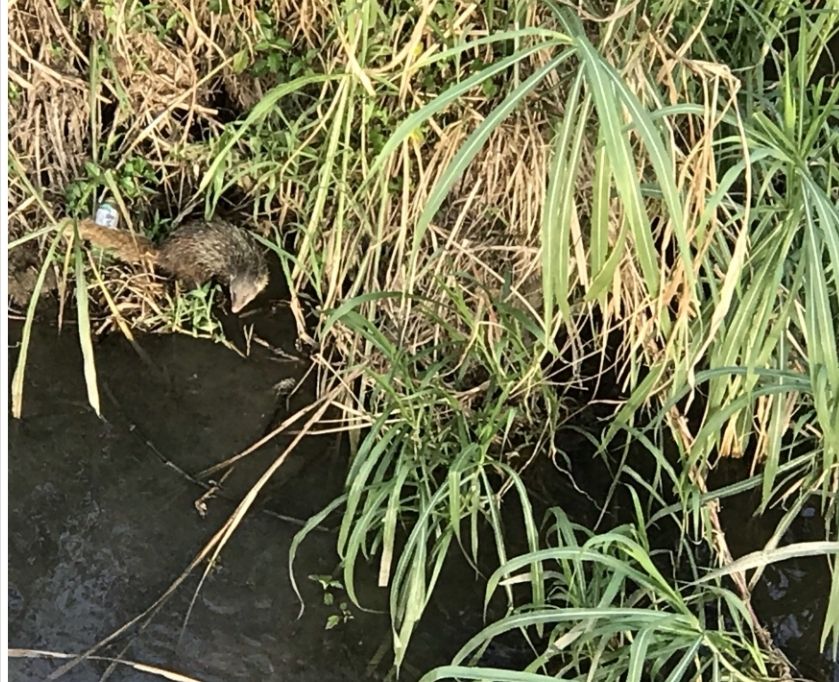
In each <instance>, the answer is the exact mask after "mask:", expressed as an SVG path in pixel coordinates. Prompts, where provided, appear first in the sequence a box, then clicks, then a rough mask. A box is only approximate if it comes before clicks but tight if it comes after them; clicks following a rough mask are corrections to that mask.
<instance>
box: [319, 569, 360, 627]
mask: <svg viewBox="0 0 839 682" xmlns="http://www.w3.org/2000/svg"><path fill="white" fill-rule="evenodd" d="M309 580H311V581H313V582H317V583H318V584H319V585H320V586H321V589H322V590H323V604H324V606H336V608H337V613H331V614H330V615H329V616H327V618H326V624H325V626H324V629H326V630H332V629H333V628H335V627H337V626H338V625H342V624H345V623H348V622H349V621H351V620H353V614H352V611H350V607H349V604H348V603H347V602H346V601H344V600H342V601H339V602H338V603H337V605H336V603H335V602H336V598H335V594H336V592H339V591H340V592H343V590H344V586H343V584H342V583H341V581H340V580H337V579H336V578H333V577H332V576H330V575H310V576H309Z"/></svg>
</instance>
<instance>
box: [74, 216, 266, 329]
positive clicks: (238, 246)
mask: <svg viewBox="0 0 839 682" xmlns="http://www.w3.org/2000/svg"><path fill="white" fill-rule="evenodd" d="M79 234H80V235H81V237H82V238H83V239H87V240H89V241H90V243H91V244H93V245H95V246H98V247H100V248H102V249H105V250H107V251H110V252H112V253H113V255H114V256H115V257H116V258H118V259H120V260H122V261H125V262H131V263H136V262H140V261H143V260H147V261H151V262H152V263H153V264H155V265H157V266H158V267H160V269H161V270H164V271H166V272H168V273H169V274H171V275H174V276H175V277H177V278H178V279H180V280H183V281H184V282H186V283H187V284H191V285H200V284H203V283H205V282H208V281H209V280H211V279H217V280H218V281H220V282H221V283H222V284H224V285H226V286H227V287H228V289H229V291H230V307H231V309H232V311H233V312H234V313H238V312H239V311H240V310H241V309H242V308H244V307H245V306H246V305H248V303H250V302H251V301H252V300H253V299H254V298H256V296H257V295H258V294H259V293H260V292H261V291H262V290H263V289H264V288H265V286H266V285H267V284H268V266H267V264H266V262H265V256H264V253H263V251H262V249H261V247H260V246H259V245H258V244H257V242H256V240H255V239H254V238H253V237H252V236H251V235H250V234H249V233H248V232H247V231H246V230H244V229H243V228H240V227H237V226H235V225H232V224H231V223H228V222H225V221H222V220H212V221H208V222H204V221H191V222H187V223H184V224H183V225H181V226H179V227H178V228H176V229H175V230H174V231H173V232H172V233H171V234H170V235H168V236H167V237H166V238H165V239H164V240H163V241H162V242H161V243H160V244H159V245H155V244H154V243H153V242H152V241H151V240H150V239H148V238H147V237H142V236H138V235H135V234H133V233H130V232H126V231H124V230H116V229H112V228H108V227H102V226H101V225H97V224H96V223H94V222H93V221H90V220H85V221H82V222H81V223H80V224H79Z"/></svg>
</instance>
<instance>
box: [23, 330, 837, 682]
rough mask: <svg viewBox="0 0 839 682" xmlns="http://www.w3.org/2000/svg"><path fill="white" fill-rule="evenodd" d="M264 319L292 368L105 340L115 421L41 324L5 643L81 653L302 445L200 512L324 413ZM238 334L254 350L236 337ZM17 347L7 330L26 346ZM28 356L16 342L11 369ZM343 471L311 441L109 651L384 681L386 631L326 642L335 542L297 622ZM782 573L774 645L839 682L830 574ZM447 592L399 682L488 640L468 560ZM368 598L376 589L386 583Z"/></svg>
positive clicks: (186, 342)
mask: <svg viewBox="0 0 839 682" xmlns="http://www.w3.org/2000/svg"><path fill="white" fill-rule="evenodd" d="M255 323H256V333H257V336H259V337H260V338H262V339H264V340H265V341H266V342H267V343H268V345H269V346H271V347H273V348H275V349H279V350H281V351H282V353H276V352H271V351H268V350H265V349H264V348H262V347H260V346H254V351H253V353H252V356H251V357H250V358H249V359H248V360H245V359H242V358H239V357H238V356H236V355H235V354H233V353H232V352H230V351H229V350H226V349H224V348H223V347H221V346H217V345H214V344H212V343H209V342H204V341H197V340H193V339H188V338H185V337H182V336H172V337H162V336H157V337H145V338H142V339H140V341H139V343H140V346H141V348H142V349H143V351H144V353H145V354H146V356H147V357H146V358H145V359H144V358H141V357H140V356H139V355H137V354H136V353H135V351H134V350H133V349H132V348H131V347H130V346H129V345H128V344H127V343H126V342H125V341H124V340H122V339H120V338H118V337H116V336H113V337H108V338H106V339H104V340H103V341H102V342H101V343H99V344H98V346H97V349H96V358H97V367H98V371H99V376H100V392H101V400H102V418H101V419H99V418H97V417H96V416H95V415H94V414H93V413H92V411H91V410H90V408H89V407H88V405H87V401H86V398H85V388H84V383H83V380H82V372H81V354H80V352H79V350H78V342H77V338H76V334H75V330H74V329H72V328H66V329H65V330H64V332H63V333H61V334H60V335H59V334H57V333H56V330H55V329H54V328H53V327H51V326H49V325H48V324H39V325H36V327H35V329H34V332H33V339H32V344H31V350H30V360H29V365H28V372H27V381H26V389H25V402H24V418H23V419H22V420H20V421H13V422H12V423H11V425H10V434H9V436H10V462H9V464H10V469H9V477H10V478H9V487H10V502H9V527H10V538H9V554H10V558H9V580H10V586H9V597H10V610H9V636H10V641H9V645H10V646H11V647H13V648H20V649H30V650H47V651H53V652H60V653H78V652H81V651H84V650H86V649H87V648H88V647H90V646H91V645H93V644H95V643H96V642H98V641H100V640H101V639H103V638H104V637H107V636H108V635H110V634H111V633H112V632H114V631H115V630H116V629H117V628H119V627H120V626H122V625H123V624H124V623H126V622H128V621H129V620H131V619H132V618H134V617H135V616H137V615H138V614H140V613H141V612H142V611H143V610H144V609H146V608H147V607H148V606H150V605H151V604H152V603H153V602H154V601H155V600H156V599H157V597H158V596H159V595H160V594H161V593H162V592H163V591H165V590H166V588H167V587H168V586H169V585H170V584H171V583H172V581H173V580H174V579H175V578H177V576H178V575H180V574H181V572H182V571H183V569H184V568H185V567H186V566H187V565H188V563H189V562H190V560H191V559H192V558H193V557H194V556H195V554H196V553H197V552H198V551H199V550H200V549H201V547H202V546H203V545H204V544H205V543H206V542H207V541H208V540H209V538H210V537H212V535H213V534H214V533H215V532H216V531H217V529H218V528H219V527H220V526H221V524H222V523H223V522H224V520H225V519H226V518H227V517H228V515H229V514H230V513H231V511H232V510H233V508H234V506H235V502H236V501H238V500H239V499H240V498H241V495H242V494H243V492H244V491H245V490H246V489H247V488H249V487H250V485H251V483H252V482H253V481H254V480H255V479H256V478H257V477H258V476H259V475H260V474H261V473H262V471H264V469H265V467H266V466H267V465H268V464H269V463H270V462H271V461H273V459H274V458H275V457H276V456H277V454H278V453H279V452H280V451H281V450H282V449H284V446H285V445H286V444H287V443H288V440H289V438H290V437H288V436H286V437H283V438H279V439H277V440H276V441H273V442H271V443H270V444H268V445H266V446H265V447H263V448H262V449H261V450H258V451H257V452H256V453H254V455H252V456H250V457H248V458H247V459H245V460H243V461H242V462H240V463H239V464H238V465H237V466H236V467H235V469H234V471H233V473H232V474H231V475H230V476H229V477H228V478H226V479H225V481H224V485H223V488H222V491H221V492H220V493H218V494H217V495H216V496H215V497H213V498H211V499H209V500H205V501H204V502H205V504H206V510H205V512H204V513H203V514H202V513H199V510H198V508H197V507H198V506H202V505H200V504H199V505H196V502H197V501H199V500H200V498H201V497H202V495H203V494H204V492H205V489H204V488H203V487H202V486H201V485H200V484H199V482H197V481H196V480H195V479H194V478H193V477H192V474H194V473H196V472H198V471H201V470H203V469H205V468H207V467H208V466H210V465H212V464H215V463H217V462H220V461H222V460H224V459H225V458H227V457H229V456H230V455H232V454H235V453H236V452H239V451H240V450H242V449H243V448H245V447H246V446H248V445H249V444H250V443H252V442H253V441H254V440H255V439H256V438H258V437H259V436H261V435H262V434H264V433H266V432H267V431H269V430H270V429H271V428H272V426H273V425H275V424H277V423H279V422H280V421H281V420H282V419H283V418H284V417H285V416H287V415H288V414H289V413H291V412H293V411H295V410H296V409H298V408H299V407H301V406H302V405H305V404H307V403H308V402H310V401H311V400H312V399H313V390H312V386H311V382H310V381H309V382H308V383H305V382H304V383H303V385H302V387H301V389H300V390H299V391H298V392H296V393H295V394H294V395H293V396H292V397H291V398H289V399H288V400H287V399H286V398H278V397H277V395H276V393H275V391H274V387H275V385H276V384H277V383H278V382H281V381H283V380H286V379H293V380H298V379H300V378H301V377H303V376H304V375H305V374H306V371H307V369H308V367H307V364H306V362H305V361H295V360H293V359H289V356H292V357H293V356H294V355H295V353H296V351H295V350H294V344H293V340H294V336H293V331H292V330H293V325H292V324H291V320H290V319H288V318H287V317H284V316H283V315H277V314H274V315H272V316H270V322H269V321H267V320H266V319H261V320H256V322H255ZM229 331H230V332H231V336H232V337H236V338H240V339H241V333H240V332H241V330H237V329H232V330H229ZM19 333H20V328H19V326H17V325H14V324H13V325H12V326H11V329H10V336H11V339H12V341H15V340H16V339H17V337H18V335H19ZM16 359H17V349H16V347H15V346H14V345H13V347H12V349H11V351H10V360H11V363H12V366H14V363H15V362H16ZM345 470H346V461H345V454H344V452H343V450H342V448H341V447H340V445H339V443H338V441H337V440H336V439H335V437H334V436H318V437H312V438H308V439H306V440H304V441H303V442H302V443H301V444H300V445H299V446H298V447H297V448H296V449H295V451H294V453H293V454H292V455H291V457H290V458H289V460H288V461H287V462H286V463H285V464H284V465H283V466H282V467H281V469H280V470H279V472H278V474H277V475H276V476H275V478H274V479H273V480H272V481H271V482H270V484H269V486H268V488H267V489H266V491H265V494H264V495H263V496H262V497H261V498H260V501H259V503H258V505H257V507H258V509H256V510H254V511H253V512H252V513H251V514H250V515H249V516H248V517H247V518H246V520H245V521H244V523H243V524H242V526H241V527H240V528H239V530H238V531H237V532H236V533H235V534H234V536H233V538H232V539H231V541H230V543H229V544H228V546H227V548H226V549H225V551H224V553H223V554H222V557H221V561H220V564H219V565H218V566H217V567H216V568H214V569H213V571H212V573H211V574H210V575H209V577H208V578H207V580H206V581H205V582H204V584H203V585H202V586H201V589H200V590H197V587H198V576H197V575H195V576H193V577H191V578H190V579H188V580H187V581H186V583H185V584H184V586H182V587H181V588H180V589H179V590H178V591H177V592H175V594H174V595H173V597H172V598H171V599H170V600H169V601H167V602H166V604H165V605H164V606H163V608H161V610H160V611H159V612H157V613H156V614H155V615H154V617H153V618H152V619H151V620H149V621H148V622H143V623H142V624H141V625H140V626H137V627H134V628H132V629H131V630H130V631H128V632H127V633H126V634H124V635H123V636H121V637H120V638H119V639H118V640H117V641H116V642H115V643H114V645H112V646H109V647H108V648H106V649H103V650H102V651H101V652H100V653H101V654H103V655H108V656H119V657H120V658H122V659H127V660H131V661H138V662H142V663H145V664H149V665H155V666H159V667H160V668H163V669H167V670H172V671H175V672H179V673H181V674H184V675H189V676H191V677H193V678H195V679H199V680H205V681H208V682H209V681H216V680H218V681H227V680H302V681H306V680H313V681H314V680H323V681H327V682H328V681H331V680H358V679H383V678H384V677H385V675H386V673H387V670H388V664H389V661H390V656H389V650H388V647H389V646H390V631H389V623H388V620H387V618H386V617H384V616H383V615H381V614H380V613H379V614H377V613H365V612H361V611H359V610H357V609H354V608H352V609H351V612H352V615H353V618H352V620H349V621H348V622H346V623H342V624H340V625H338V626H337V627H336V628H334V629H331V630H326V629H325V624H326V622H327V619H329V618H330V616H334V615H337V614H338V613H339V609H338V608H337V606H336V604H338V603H340V602H341V600H342V598H343V596H344V595H343V594H342V593H341V592H340V591H337V592H336V593H335V595H334V596H335V604H333V605H330V606H327V605H325V604H324V603H323V601H324V600H323V592H322V589H321V588H320V587H319V586H318V584H317V583H316V582H314V581H312V580H309V579H307V576H309V575H320V574H329V573H330V572H332V570H333V569H334V567H335V566H336V564H337V558H336V556H335V554H334V544H335V538H334V536H333V535H332V534H331V533H330V532H329V530H328V529H325V530H324V531H322V532H315V533H313V534H312V535H310V537H309V539H308V540H307V541H306V542H305V543H304V545H303V547H302V549H301V553H300V557H299V559H298V562H297V564H296V576H297V578H298V581H299V582H300V584H301V586H302V588H303V591H304V598H305V600H306V605H307V608H306V611H305V612H304V614H303V616H302V617H301V618H299V619H298V611H299V603H298V601H297V599H296V597H295V596H294V593H293V591H292V589H291V586H290V582H289V575H288V551H289V547H290V543H291V539H292V537H293V535H294V533H295V532H296V531H297V530H298V528H299V525H297V523H296V521H295V519H303V518H306V517H307V516H308V515H309V514H311V513H312V512H314V511H317V510H319V509H320V508H321V507H322V505H323V504H325V503H326V502H328V501H329V500H331V499H332V498H333V497H334V496H335V495H336V494H338V493H339V492H340V489H341V482H342V479H343V475H344V472H345ZM551 497H553V499H568V498H567V496H565V494H564V493H563V496H562V497H560V498H557V497H556V496H554V495H553V494H552V495H551ZM743 504H744V505H745V506H744V507H743V508H742V509H739V510H738V508H737V507H736V506H735V505H734V504H733V503H730V504H729V505H728V510H729V513H730V514H731V516H730V517H729V518H728V519H727V522H728V523H738V522H739V523H745V522H746V520H747V519H748V517H749V515H750V514H751V511H750V509H751V507H750V506H749V505H748V501H744V503H743ZM569 511H570V510H569ZM751 523H752V524H753V523H754V522H751ZM766 527H767V528H769V527H770V525H769V524H767V526H766ZM799 527H800V529H801V530H799V531H798V532H801V533H805V534H806V527H804V526H801V525H800V526H799ZM755 536H756V534H755ZM742 549H743V551H748V548H745V547H744V548H742ZM768 574H769V576H770V578H771V579H772V580H775V581H776V582H777V585H780V586H781V588H780V589H774V590H770V589H767V590H765V591H764V592H761V593H760V594H759V595H758V597H759V599H760V600H761V604H759V607H760V608H761V609H762V614H763V615H764V616H765V618H766V620H767V622H768V623H770V624H771V625H773V627H774V630H775V633H776V637H777V638H778V640H779V642H781V643H782V644H784V645H785V646H786V651H787V653H788V654H790V656H791V658H793V659H794V661H795V662H796V664H798V665H800V666H801V668H802V672H804V673H805V675H807V676H808V677H809V678H810V679H813V680H818V681H819V682H823V681H836V682H839V667H837V666H835V665H833V664H831V663H830V662H829V661H828V660H827V659H826V658H825V657H823V656H821V655H819V654H818V645H817V639H818V628H819V627H820V622H821V621H820V617H821V614H823V609H824V604H825V602H826V596H825V595H826V590H827V587H828V583H827V582H826V581H827V575H826V573H825V572H824V570H823V567H820V566H818V565H815V563H813V562H811V563H810V564H801V565H795V566H778V567H777V568H775V569H773V570H772V571H770V572H768ZM445 578H446V579H445V580H444V581H442V582H441V585H440V586H439V587H438V589H437V591H436V592H435V596H434V603H433V605H432V607H431V609H430V612H429V614H428V617H427V618H426V620H425V622H424V624H423V626H422V627H421V628H420V630H419V631H418V632H417V633H416V635H415V636H414V639H413V641H412V644H411V649H410V654H409V662H408V665H407V666H406V667H405V669H404V670H403V675H402V677H401V679H406V680H412V679H417V677H418V676H419V675H420V674H421V673H422V672H424V671H427V670H429V669H430V668H431V667H433V666H434V665H439V664H442V663H445V662H447V661H448V660H449V659H450V657H451V655H452V654H453V653H454V652H455V651H456V650H457V649H458V648H459V647H460V645H462V644H463V643H464V642H465V641H466V640H467V639H468V638H469V637H470V636H471V635H472V634H474V633H475V632H476V631H477V630H478V629H480V627H481V623H482V621H481V615H480V613H481V606H482V598H483V592H482V587H483V586H482V584H481V582H480V581H476V579H475V576H474V574H473V573H472V572H471V571H470V570H469V569H468V568H467V567H465V565H463V564H462V563H458V562H457V561H454V562H453V563H452V564H451V565H450V568H449V570H448V572H447V573H446V576H445ZM359 584H360V585H374V584H375V576H374V574H372V573H371V575H370V576H363V577H362V578H360V580H359ZM196 591H197V597H196V598H195V601H194V604H192V606H191V608H190V603H191V600H192V599H193V596H194V595H195V594H196ZM362 601H363V602H364V603H365V605H368V606H371V607H378V608H381V607H383V606H384V603H383V601H382V594H381V592H368V593H366V594H365V593H362ZM187 613H189V618H188V620H187V622H186V624H185V622H184V621H185V616H186V614H187ZM520 653H521V652H520V650H517V649H516V648H515V647H513V648H511V649H504V648H503V647H502V646H501V645H499V646H497V647H494V648H493V649H492V650H491V651H490V655H491V656H492V660H486V661H485V664H487V665H502V666H503V665H505V664H506V665H510V666H511V667H515V666H516V664H517V663H521V660H520ZM60 663H61V662H56V661H53V660H49V659H44V658H16V659H13V660H12V661H11V662H10V673H11V674H10V679H12V680H20V681H24V680H43V679H45V678H46V677H47V675H49V673H50V672H51V671H53V670H55V669H56V668H57V667H58V666H59V665H60ZM103 676H106V677H107V679H111V680H118V681H124V680H137V681H140V682H143V681H146V680H157V679H160V678H159V677H157V676H154V675H151V674H147V673H144V672H139V671H137V670H135V669H131V668H127V667H124V666H117V667H116V668H115V669H114V670H113V671H108V667H107V664H106V663H103V662H101V661H88V662H84V663H82V664H80V665H79V666H77V667H76V668H74V669H72V670H71V671H70V672H68V673H67V674H66V675H65V676H64V677H62V678H61V679H64V680H80V681H82V680H98V679H101V678H102V677H103Z"/></svg>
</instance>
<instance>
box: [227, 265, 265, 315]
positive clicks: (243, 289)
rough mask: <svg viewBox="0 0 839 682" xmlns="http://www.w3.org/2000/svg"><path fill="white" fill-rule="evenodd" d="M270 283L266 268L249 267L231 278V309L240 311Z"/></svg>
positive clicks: (236, 311)
mask: <svg viewBox="0 0 839 682" xmlns="http://www.w3.org/2000/svg"><path fill="white" fill-rule="evenodd" d="M267 284H268V271H267V269H264V268H256V269H249V270H246V271H244V272H240V273H237V274H236V275H234V276H233V277H231V279H230V286H229V288H230V309H231V310H232V311H233V312H234V313H238V312H239V311H240V310H242V308H244V307H245V306H246V305H248V303H250V302H251V301H253V299H255V298H256V297H257V296H258V295H259V293H260V292H261V291H262V290H263V289H264V288H265V287H266V286H267Z"/></svg>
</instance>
